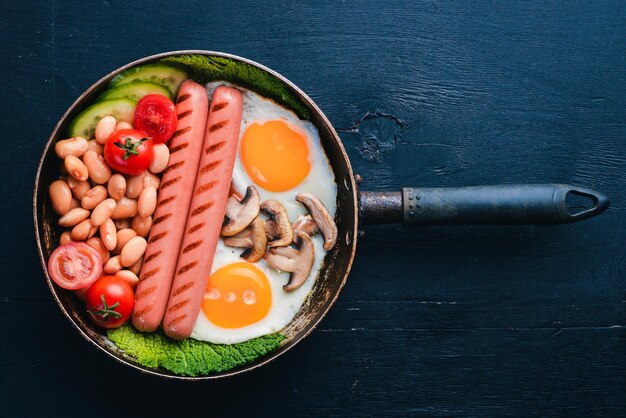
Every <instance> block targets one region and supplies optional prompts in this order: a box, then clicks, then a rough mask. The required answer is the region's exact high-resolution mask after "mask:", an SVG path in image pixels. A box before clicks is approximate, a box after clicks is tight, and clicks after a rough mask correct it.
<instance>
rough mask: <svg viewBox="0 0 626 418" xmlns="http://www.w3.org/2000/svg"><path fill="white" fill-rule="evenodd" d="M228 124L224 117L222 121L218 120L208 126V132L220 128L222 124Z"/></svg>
mask: <svg viewBox="0 0 626 418" xmlns="http://www.w3.org/2000/svg"><path fill="white" fill-rule="evenodd" d="M226 125H228V119H224V120H222V121H219V122H217V123H214V124H213V125H211V126H209V132H210V133H211V132H215V131H217V130H220V129H222V128H223V127H224V126H226Z"/></svg>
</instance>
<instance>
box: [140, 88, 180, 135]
mask: <svg viewBox="0 0 626 418" xmlns="http://www.w3.org/2000/svg"><path fill="white" fill-rule="evenodd" d="M176 123H178V116H177V115H176V106H174V103H173V102H172V101H171V100H170V99H169V98H168V97H166V96H163V95H162V94H148V95H146V96H143V97H142V98H141V100H139V102H138V103H137V107H136V108H135V119H134V121H133V124H134V125H135V128H137V129H141V130H142V131H144V132H146V133H147V134H148V135H149V136H150V138H152V140H153V141H154V143H155V144H162V143H164V142H166V141H167V140H169V139H170V138H171V137H172V134H173V133H174V131H175V130H176Z"/></svg>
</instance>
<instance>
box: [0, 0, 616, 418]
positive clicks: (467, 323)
mask: <svg viewBox="0 0 626 418" xmlns="http://www.w3.org/2000/svg"><path fill="white" fill-rule="evenodd" d="M2 3H3V4H2V7H1V8H0V28H1V29H2V41H0V42H1V45H2V48H1V49H0V52H1V57H2V59H1V60H0V69H1V75H2V77H0V86H1V91H2V93H3V97H2V101H1V108H0V110H1V111H2V137H3V138H2V142H3V146H2V152H1V153H0V158H1V159H2V164H1V165H0V170H1V176H0V178H1V179H2V181H1V183H0V187H1V189H2V194H1V196H2V212H3V215H4V218H3V220H2V224H1V225H2V230H1V232H2V234H1V236H2V238H1V239H2V260H3V261H2V263H1V265H2V273H3V274H2V281H1V282H0V315H1V318H2V319H1V320H0V324H1V325H0V365H1V368H0V376H1V377H0V379H1V385H0V386H1V388H0V389H2V390H1V391H0V399H1V402H0V411H1V412H0V415H2V416H7V417H18V416H24V417H34V416H62V417H69V416H78V417H84V416H93V417H95V416H107V417H118V416H130V415H132V416H137V417H138V416H149V417H152V416H161V415H165V416H177V417H182V416H200V415H205V416H231V415H232V416H244V415H252V416H255V415H259V416H305V415H307V416H316V417H320V416H398V417H404V416H414V415H424V416H449V415H474V416H476V415H493V416H503V415H521V416H528V415H566V416H574V415H582V416H604V417H606V416H619V415H622V416H624V415H625V414H626V328H625V325H624V324H625V322H626V300H625V299H626V277H625V271H626V234H625V231H626V211H625V209H626V202H625V200H624V194H625V193H626V4H625V3H624V2H621V1H593V2H579V1H576V2H572V1H569V0H568V1H562V2H514V1H501V2H469V1H467V2H465V1H458V2H438V1H436V2H423V3H413V4H411V3H404V2H395V1H394V2H366V3H361V2H350V1H347V2H335V1H328V2H323V3H320V4H316V5H313V4H309V3H310V2H307V1H293V0H292V1H280V2H258V3H257V2H221V3H217V2H216V3H215V4H209V3H208V2H196V4H189V3H185V2H172V1H161V0H153V1H149V2H148V1H145V2H132V3H133V4H130V3H131V2H121V1H116V0H110V1H107V0H104V1H100V2H90V1H86V2H77V1H73V2H72V1H67V0H55V1H53V2H36V1H31V0H26V1H19V2H7V1H4V2H2ZM183 3H184V4H183ZM230 3H233V4H230ZM234 3H237V4H234ZM311 3H312V2H311ZM548 3H549V4H548ZM191 48H195V49H211V50H217V51H225V52H230V53H234V54H238V55H241V56H245V57H248V58H251V59H253V60H256V61H258V62H261V63H263V64H265V65H267V66H269V67H271V68H273V69H275V70H277V71H278V72H280V73H282V74H284V75H285V76H286V77H288V78H289V79H291V80H292V81H294V82H295V83H296V84H297V85H299V86H300V87H301V88H302V89H303V90H304V91H305V92H307V93H308V94H309V95H310V96H311V97H312V98H313V99H314V100H315V101H316V102H317V103H318V104H319V106H320V107H321V108H322V109H323V110H324V112H325V113H326V114H327V115H328V117H329V118H330V120H331V121H332V123H333V124H334V125H335V126H336V128H337V129H338V130H339V131H340V135H341V137H342V139H343V140H344V141H345V145H346V148H347V150H348V153H349V154H350V157H351V159H352V163H353V165H354V167H355V170H356V172H358V173H360V174H362V175H363V177H364V179H365V180H364V182H363V188H364V189H370V190H388V189H398V188H400V187H401V186H410V185H422V186H457V185H478V184H490V183H524V182H528V183H531V182H564V183H573V184H578V185H584V186H588V187H591V188H596V189H598V190H600V191H603V192H605V193H606V194H608V195H609V196H610V198H611V199H612V206H611V208H610V209H609V210H608V211H607V212H606V213H604V214H603V215H602V216H600V217H598V218H594V219H592V220H589V221H585V222H582V223H577V224H570V225H563V226H554V227H533V226H527V227H526V226H516V227H477V226H476V227H431V228H417V229H403V228H402V227H400V226H379V227H373V228H369V229H368V230H367V231H366V233H365V237H364V239H362V241H361V245H360V247H359V249H358V254H357V258H356V263H355V266H354V269H353V271H352V275H351V277H350V280H349V281H348V284H347V286H346V288H345V290H344V292H343V293H342V295H341V297H340V298H339V301H338V303H337V304H336V305H335V307H334V308H333V309H332V311H331V313H330V314H329V315H328V317H327V318H326V319H325V321H323V322H322V324H321V326H320V327H319V328H318V329H317V330H316V331H315V332H314V333H313V334H312V335H311V336H310V337H309V338H308V339H306V340H305V341H303V342H302V343H301V344H300V345H299V346H298V347H296V348H295V349H294V350H293V351H291V352H290V353H288V354H287V355H285V356H284V357H282V358H280V359H279V360H278V361H276V362H274V363H273V364H270V365H269V366H267V367H264V368H262V369H261V370H258V371H255V372H253V373H249V374H246V375H243V376H239V377H236V378H232V379H230V380H226V381H218V382H207V383H203V384H185V383H180V382H171V381H163V380H158V379H156V378H153V377H149V376H144V375H142V374H139V373H137V372H135V371H133V370H130V369H128V368H125V367H123V366H121V365H120V364H117V363H116V362H114V361H113V360H111V359H109V358H107V357H105V356H104V355H103V354H100V353H98V352H97V351H96V350H94V349H93V348H92V347H91V346H90V345H89V344H88V343H87V342H86V341H84V340H83V339H82V338H81V337H80V336H79V335H78V333H77V332H76V331H75V330H74V329H73V328H72V327H71V326H70V324H69V322H68V321H67V320H66V319H65V318H64V317H63V316H62V315H61V313H60V311H59V309H58V308H57V306H56V304H55V303H54V301H53V300H52V298H51V296H50V294H49V292H48V289H47V287H46V284H45V281H44V278H43V275H42V272H41V269H40V266H39V261H38V259H37V255H36V250H35V240H34V236H33V226H32V219H31V193H32V187H33V180H34V175H35V170H36V167H37V161H38V159H39V156H40V153H41V151H42V148H43V146H44V144H45V142H46V139H47V137H48V135H49V133H50V132H51V130H52V128H53V126H54V124H55V123H56V120H57V119H58V118H59V117H60V116H61V114H62V113H63V112H64V111H65V109H66V108H67V107H68V106H69V105H70V104H71V103H72V101H73V100H74V99H75V98H76V97H77V96H78V95H79V94H80V93H81V92H82V91H83V90H84V89H85V88H87V87H88V86H89V85H90V84H91V83H93V82H94V81H96V80H97V79H98V78H100V77H101V76H102V75H104V74H106V73H107V72H109V71H111V70H113V69H115V68H117V67H118V66H120V65H122V64H124V63H126V62H129V61H131V60H134V59H136V58H139V57H142V56H145V55H148V54H152V53H156V52H162V51H168V50H177V49H191ZM368 114H370V115H372V114H373V115H375V116H374V117H371V118H367V120H365V121H363V122H362V123H359V121H360V120H361V119H363V117H364V116H365V115H368ZM128 400H132V401H133V402H130V403H129V402H128ZM127 403H128V406H123V405H126V404H127Z"/></svg>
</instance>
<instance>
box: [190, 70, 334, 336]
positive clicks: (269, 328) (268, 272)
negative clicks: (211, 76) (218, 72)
mask: <svg viewBox="0 0 626 418" xmlns="http://www.w3.org/2000/svg"><path fill="white" fill-rule="evenodd" d="M220 85H229V84H228V83H225V82H221V81H218V82H212V83H209V84H207V85H206V89H207V93H208V95H209V99H210V97H211V95H212V93H213V91H214V90H215V88H217V87H218V86H220ZM237 88H239V87H237ZM239 89H240V90H241V91H242V92H243V98H244V107H243V115H242V122H241V130H240V134H239V137H240V138H241V137H242V135H243V133H244V132H245V130H246V129H247V127H248V126H250V125H251V124H253V123H260V124H262V123H264V122H267V121H270V120H275V119H284V120H286V121H287V122H288V123H289V124H291V125H292V126H294V127H296V128H299V130H300V131H301V132H304V133H305V134H306V140H307V144H308V148H309V161H310V163H311V170H310V172H309V174H308V175H307V177H306V178H305V179H304V180H303V181H302V182H301V183H300V184H298V185H297V186H296V187H295V188H293V189H291V190H288V191H285V192H272V191H269V190H265V189H263V188H261V187H260V186H258V185H255V184H254V182H253V181H252V179H251V178H250V177H249V176H248V174H247V172H246V170H245V168H244V166H243V164H242V162H241V160H240V158H239V150H238V152H237V158H236V161H235V166H234V170H233V185H234V186H235V188H236V189H237V190H238V191H240V192H243V191H245V189H246V187H247V186H249V185H254V186H255V187H256V189H257V190H258V191H259V195H260V196H261V201H264V200H267V199H274V200H278V201H279V202H281V203H282V204H283V205H284V206H285V209H286V210H287V213H288V214H289V219H290V220H291V222H293V221H295V220H296V218H297V217H298V215H300V214H306V213H307V210H306V208H305V207H304V206H303V205H302V204H300V203H298V202H297V201H296V200H295V196H296V195H297V194H298V193H311V194H313V195H314V196H316V197H317V198H319V199H320V200H321V201H322V203H324V205H325V206H326V208H328V211H329V212H330V214H331V215H333V216H335V212H336V210H337V185H336V183H335V175H334V173H333V171H332V168H331V166H330V162H329V161H328V158H327V157H326V154H325V153H324V150H323V148H322V144H321V142H320V138H319V134H318V132H317V129H316V128H315V126H313V124H312V123H311V122H308V121H302V120H300V119H298V117H297V116H296V115H295V114H294V113H293V112H291V111H289V110H287V109H284V108H283V107H281V106H279V105H278V104H276V103H274V102H273V101H271V100H268V99H265V98H263V97H261V96H259V95H258V94H256V93H254V92H252V91H250V90H246V89H242V88H239ZM312 240H313V244H314V246H315V261H314V263H313V267H312V269H311V273H310V275H309V278H308V280H307V281H306V282H305V283H304V285H302V286H301V287H300V288H299V289H297V290H295V291H293V292H285V291H284V290H283V289H282V286H283V285H284V284H286V283H287V282H288V281H289V275H290V273H286V272H279V271H277V270H276V269H274V268H273V267H272V266H270V265H269V264H268V263H267V262H266V261H265V260H260V261H259V262H257V263H254V265H255V266H256V267H258V268H259V269H260V270H261V271H262V272H263V273H264V274H265V276H266V277H267V279H268V282H269V284H270V289H271V294H272V305H271V307H270V311H269V312H268V314H267V315H266V316H265V317H264V318H263V319H261V320H260V321H258V322H256V323H254V324H251V325H247V326H245V327H241V328H223V327H219V326H217V325H215V324H213V323H212V322H211V321H209V320H208V319H207V317H206V316H205V315H204V312H203V311H202V310H201V311H200V313H199V315H198V319H197V320H196V324H195V326H194V328H193V331H192V333H191V337H192V338H195V339H197V340H202V341H208V342H212V343H216V344H234V343H238V342H243V341H247V340H250V339H252V338H255V337H259V336H262V335H266V334H271V333H273V332H277V331H280V330H281V329H283V328H284V327H285V326H286V325H287V324H289V322H291V320H292V319H293V318H294V316H295V315H296V314H297V313H298V311H299V310H300V308H301V307H302V305H303V304H304V301H305V300H306V298H307V296H308V295H309V293H310V292H311V289H312V288H313V285H314V284H315V281H316V280H317V277H318V275H319V271H320V268H321V267H322V264H323V262H324V257H325V255H326V251H325V250H324V248H323V244H324V239H323V237H322V236H321V235H319V234H318V235H315V236H313V237H312ZM243 250H244V249H242V248H233V247H227V246H226V245H224V242H223V240H222V239H221V238H220V240H219V242H218V244H217V248H216V251H215V257H214V260H213V267H212V269H211V274H213V273H214V272H215V271H217V270H218V269H220V268H222V267H224V266H226V265H228V264H233V263H238V262H242V261H243V260H242V259H241V258H240V257H239V255H240V254H241V253H242V252H243Z"/></svg>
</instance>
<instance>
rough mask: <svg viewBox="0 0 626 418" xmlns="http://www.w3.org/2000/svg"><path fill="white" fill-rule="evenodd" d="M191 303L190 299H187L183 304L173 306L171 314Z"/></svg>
mask: <svg viewBox="0 0 626 418" xmlns="http://www.w3.org/2000/svg"><path fill="white" fill-rule="evenodd" d="M188 303H189V299H186V300H184V301H182V302H178V303H177V304H176V305H174V306H172V307H171V308H170V312H176V311H177V310H179V309H180V308H182V307H183V306H185V305H186V304H188Z"/></svg>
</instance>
